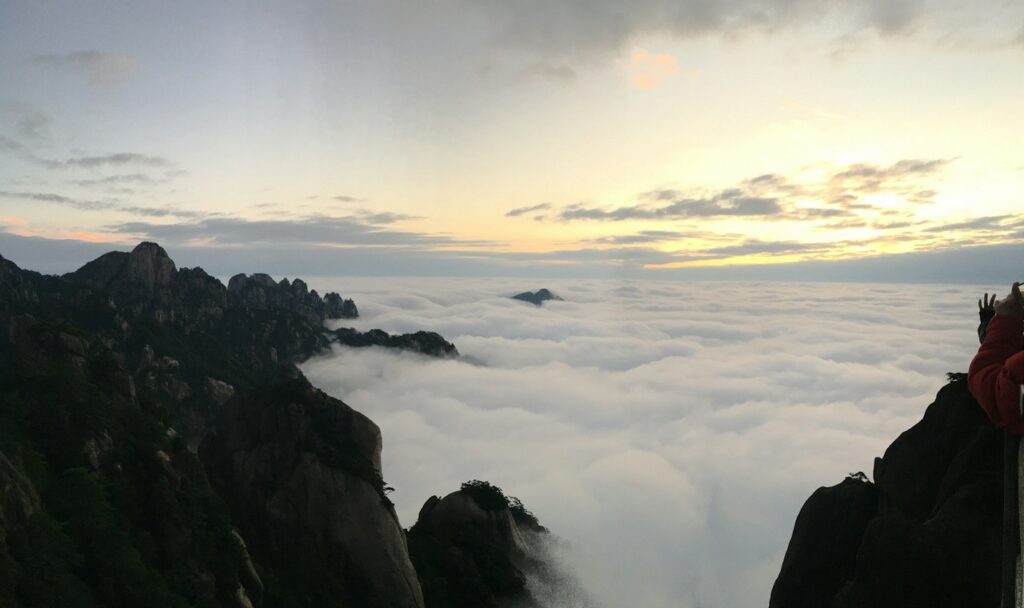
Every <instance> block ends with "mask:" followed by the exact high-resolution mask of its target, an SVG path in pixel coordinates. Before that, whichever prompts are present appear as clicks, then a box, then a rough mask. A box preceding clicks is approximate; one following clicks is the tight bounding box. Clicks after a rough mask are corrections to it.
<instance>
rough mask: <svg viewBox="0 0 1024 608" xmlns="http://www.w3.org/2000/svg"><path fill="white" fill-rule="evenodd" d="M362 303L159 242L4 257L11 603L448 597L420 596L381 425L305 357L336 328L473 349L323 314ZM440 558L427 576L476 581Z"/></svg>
mask: <svg viewBox="0 0 1024 608" xmlns="http://www.w3.org/2000/svg"><path fill="white" fill-rule="evenodd" d="M356 314H357V310H356V307H355V304H354V303H353V302H352V301H351V300H345V299H343V298H341V296H339V295H338V294H333V293H329V294H326V295H325V296H323V297H321V296H320V295H319V294H317V293H316V292H315V291H312V290H310V289H308V287H307V285H306V284H305V283H304V282H303V281H301V280H293V281H288V280H282V281H274V280H273V279H271V278H270V277H269V276H267V275H262V274H256V275H251V276H245V275H238V276H236V277H234V278H232V279H231V281H230V283H229V285H228V286H224V285H223V284H221V283H220V281H218V280H217V279H215V278H213V277H210V276H209V275H208V274H206V273H205V272H204V271H203V270H202V269H199V268H194V269H188V268H182V269H179V268H177V267H176V265H175V264H174V262H173V261H172V260H171V259H170V258H169V257H168V256H167V254H166V253H165V252H164V250H163V249H162V248H160V247H159V246H158V245H155V244H152V243H143V244H141V245H139V246H138V247H136V248H135V249H134V250H133V251H131V252H129V253H124V252H114V253H109V254H106V255H104V256H101V257H100V258H98V259H96V260H94V261H92V262H90V263H88V264H86V265H85V266H83V267H82V268H80V269H79V270H77V271H75V272H73V273H69V274H67V275H64V276H63V277H54V276H44V275H40V274H38V273H34V272H30V271H25V270H22V269H20V268H18V267H17V265H15V264H13V263H11V262H9V261H7V260H5V259H3V258H2V257H0V332H2V333H0V605H2V606H10V607H20V606H25V607H29V606H33V607H34V606H76V607H77V606H84V607H92V606H125V607H134V606H143V605H144V606H155V607H174V608H178V607H181V608H184V607H186V606H203V607H209V608H214V607H218V606H222V607H233V608H253V607H258V606H275V607H276V606H283V607H309V608H312V607H317V608H320V607H338V608H362V607H370V608H374V607H380V608H384V607H399V608H406V607H408V608H420V607H423V606H427V607H430V608H435V607H436V608H441V607H443V606H445V605H448V604H446V603H444V601H441V600H435V601H426V602H425V601H424V597H423V593H422V591H421V583H420V578H421V576H420V574H418V573H417V570H416V569H415V568H414V567H413V563H412V560H411V558H410V552H409V549H408V547H407V544H406V537H405V533H404V532H403V530H402V528H401V526H400V524H399V522H398V518H397V516H396V515H395V511H394V508H393V506H392V504H391V502H390V501H389V500H388V498H387V491H388V488H387V487H386V486H385V484H384V480H383V477H382V472H381V463H380V452H381V435H380V430H379V429H378V427H377V426H376V425H375V424H374V423H373V422H372V421H370V420H369V419H368V418H366V417H365V416H363V415H362V414H360V413H358V412H356V411H354V410H352V409H351V408H350V407H348V406H347V405H345V404H344V403H342V402H341V401H338V400H336V399H332V398H330V397H328V396H327V395H325V394H323V393H322V392H320V391H318V390H316V389H315V388H313V387H312V386H310V385H309V383H308V382H307V381H306V379H305V378H304V377H303V376H302V375H301V373H300V372H299V371H298V369H297V368H296V367H295V366H294V365H293V363H294V362H298V361H301V360H303V359H305V358H307V357H309V356H311V355H313V354H315V353H318V352H321V351H323V350H324V349H326V348H327V347H329V346H330V345H331V344H333V343H340V344H350V345H355V346H367V345H377V346H383V347H388V348H402V349H407V350H413V351H416V352H419V353H423V354H426V355H431V356H457V354H458V351H457V350H456V349H455V346H454V345H453V344H451V343H449V342H447V341H446V340H444V338H442V337H441V336H439V335H437V334H435V333H432V332H417V333H414V334H404V335H401V336H392V335H389V334H386V333H385V332H381V331H379V330H371V331H370V332H365V333H363V332H358V331H355V330H347V329H342V330H334V331H332V330H328V329H327V328H326V327H324V322H325V321H327V320H330V319H339V318H350V317H353V316H355V315H356ZM520 507H521V505H520ZM467 523H469V522H467ZM457 526H458V522H457V520H452V521H447V523H445V524H444V526H442V528H439V529H444V530H447V531H448V532H446V534H447V533H456V534H457V529H456V528H457ZM427 527H429V526H427ZM424 529H427V528H424ZM432 529H433V528H432ZM497 550H499V551H504V552H508V555H513V554H515V555H518V553H516V551H517V549H516V548H515V545H512V544H501V545H500V546H499V547H497ZM431 559H432V558H431V557H427V558H425V559H422V560H420V561H419V562H418V564H417V565H418V566H419V567H421V568H423V569H424V570H425V571H430V572H432V573H434V574H433V575H432V576H433V578H432V579H431V580H432V584H440V585H442V586H444V587H445V588H453V589H457V588H459V587H460V586H461V585H463V583H465V582H467V581H473V580H476V579H475V578H474V577H473V576H471V575H469V574H467V573H466V572H462V571H458V570H450V569H446V567H445V566H443V565H438V566H436V567H435V565H433V563H432V562H431V561H430V560H431ZM506 561H508V560H506ZM445 563H447V562H445ZM503 563H504V562H503ZM439 573H440V574H439ZM508 573H513V571H512V570H508ZM439 576H440V577H441V578H440V579H439V578H438V577H439ZM510 576H511V579H512V580H513V587H514V586H515V584H516V583H515V581H516V580H519V579H517V578H516V576H515V575H514V574H510ZM444 577H447V578H444Z"/></svg>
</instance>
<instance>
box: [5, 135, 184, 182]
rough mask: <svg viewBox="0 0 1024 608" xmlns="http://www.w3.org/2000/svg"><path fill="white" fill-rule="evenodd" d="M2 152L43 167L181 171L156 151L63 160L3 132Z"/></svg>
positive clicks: (178, 172) (166, 172) (71, 157)
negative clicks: (38, 151)
mask: <svg viewBox="0 0 1024 608" xmlns="http://www.w3.org/2000/svg"><path fill="white" fill-rule="evenodd" d="M0 152H5V153H7V154H9V155H12V156H14V157H16V158H19V159H21V160H23V161H25V162H28V163H31V164H33V165H36V166H38V167H42V168H44V169H54V170H58V169H102V168H110V167H113V168H127V167H138V168H140V169H167V171H165V176H167V177H174V176H176V175H179V174H181V172H180V171H179V170H175V169H173V167H174V163H172V162H171V161H170V160H168V159H166V158H164V157H162V156H157V155H154V154H143V153H140V152H115V153H112V154H90V155H79V156H70V157H67V158H63V159H57V158H48V157H45V156H41V155H39V154H37V153H36V152H35V151H34V150H33V147H32V146H29V145H27V144H26V143H24V142H23V141H19V140H18V139H14V138H12V137H8V136H5V135H3V134H0Z"/></svg>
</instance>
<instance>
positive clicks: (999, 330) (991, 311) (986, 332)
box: [967, 283, 1024, 608]
mask: <svg viewBox="0 0 1024 608" xmlns="http://www.w3.org/2000/svg"><path fill="white" fill-rule="evenodd" d="M978 314H979V316H980V317H981V324H980V325H979V326H978V337H979V338H980V339H981V348H979V349H978V354H977V355H975V356H974V360H973V361H971V367H970V369H968V372H967V386H968V388H969V389H970V391H971V394H972V395H974V398H975V400H977V402H978V403H979V404H980V405H981V407H982V409H984V410H985V413H986V414H988V417H989V420H991V421H992V422H993V423H994V424H995V425H996V426H998V427H1000V428H1002V429H1005V430H1006V435H1005V438H1004V446H1003V489H1004V492H1003V539H1002V544H1003V549H1002V553H1003V555H1002V591H1001V593H1002V599H1001V602H1000V606H1001V607H1002V608H1011V607H1014V608H1024V593H1022V591H1024V569H1022V568H1021V561H1020V557H1019V556H1020V555H1021V554H1022V553H1024V551H1022V548H1024V535H1022V534H1021V531H1022V530H1024V525H1022V524H1024V522H1022V521H1021V515H1022V512H1021V510H1020V508H1019V505H1021V504H1024V475H1022V473H1024V463H1022V461H1024V443H1022V442H1021V441H1020V436H1021V435H1022V434H1024V388H1022V386H1024V297H1021V293H1020V283H1014V284H1013V287H1012V288H1011V289H1010V295H1009V296H1007V297H1006V298H1004V299H1002V300H999V301H998V302H995V301H990V300H989V299H988V294H985V298H984V301H979V302H978Z"/></svg>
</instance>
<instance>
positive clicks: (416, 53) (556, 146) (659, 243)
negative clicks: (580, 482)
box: [0, 0, 1024, 281]
mask: <svg viewBox="0 0 1024 608" xmlns="http://www.w3.org/2000/svg"><path fill="white" fill-rule="evenodd" d="M1022 60H1024V5H1022V4H1021V3H1019V2H1014V1H1013V0H983V1H973V2H953V1H950V0H841V1H832V2H821V1H820V0H724V1H720V2H707V1H705V0H681V1H669V0H638V1H635V2H630V3H626V4H623V3H620V2H611V1H606V0H598V1H596V2H595V1H592V0H591V1H583V0H561V1H554V2H552V1H545V2H537V1H532V0H531V1H524V2H501V1H495V0H484V1H475V2H470V1H468V0H441V1H437V2H417V3H407V2H395V1H391V0H382V1H379V2H372V3H366V2H344V1H332V2H327V1H313V0H311V1H299V2H296V1H291V0H289V1H287V2H286V1H281V2H274V1H269V0H268V1H226V2H218V3H213V4H211V3H208V2H192V1H182V2H147V1H141V2H132V3H124V2H114V1H108V2H105V1H101V0H97V1H89V2H77V1H75V2H62V1H50V0H47V1H43V2H37V1H31V2H23V1H20V0H7V1H5V2H4V3H2V4H0V247H2V249H0V254H2V255H5V257H10V258H12V259H14V261H16V262H18V263H19V264H22V265H24V266H28V267H40V269H50V268H51V267H52V268H53V269H60V270H70V269H71V268H74V267H75V266H76V265H77V264H80V263H82V262H84V261H85V259H82V258H81V256H76V255H75V254H74V253H73V252H76V251H84V250H86V249H88V250H89V251H92V250H93V249H90V248H89V247H87V244H88V243H101V244H103V245H104V249H111V248H125V247H129V246H131V245H132V244H134V243H137V242H138V241H140V240H155V241H157V242H159V243H161V244H163V245H165V246H166V247H167V248H168V249H174V250H177V251H180V252H182V253H181V254H180V255H182V256H183V257H184V258H185V259H200V258H202V259H205V260H208V262H207V263H216V262H217V261H219V260H222V259H231V260H236V261H237V262H238V263H239V264H240V265H243V266H248V265H252V264H254V263H255V261H257V260H264V259H266V258H270V259H271V261H277V262H278V264H279V265H281V266H284V262H283V261H282V260H288V261H289V264H290V265H289V266H287V267H286V268H282V271H287V272H290V273H292V274H297V273H299V272H302V271H303V268H304V267H307V268H320V267H325V268H329V269H333V271H332V272H330V273H326V274H347V273H351V274H370V275H373V274H391V275H394V274H413V275H415V274H421V275H426V274H429V275H449V276H463V275H467V274H470V275H477V276H505V275H509V274H531V275H533V276H546V275H552V276H567V277H571V276H577V277H581V276H630V277H649V278H674V277H676V278H678V277H684V278H686V277H696V276H699V277H710V278H721V277H728V276H734V275H730V272H733V273H734V272H736V270H735V269H737V268H743V269H746V270H745V271H744V273H743V274H742V276H748V275H749V276H755V277H763V278H771V277H773V276H775V275H777V274H778V273H782V274H783V275H785V274H787V273H788V274H793V273H796V274H798V275H799V269H801V268H803V267H801V266H799V265H797V266H793V264H800V263H806V262H814V263H815V264H830V263H836V265H835V266H830V268H832V269H833V270H830V271H823V274H824V275H825V276H831V277H833V278H834V277H835V276H836V275H835V273H836V272H839V273H840V275H842V273H843V272H846V271H845V270H844V269H849V268H855V267H857V265H856V264H854V265H853V266H851V265H850V264H848V262H858V261H864V260H871V259H873V260H876V262H877V261H878V260H886V261H888V260H890V257H891V256H899V255H902V254H931V253H937V254H943V255H939V256H938V257H929V256H927V255H925V256H924V257H916V258H905V259H904V262H903V263H904V264H912V265H915V264H916V268H917V269H918V270H916V271H914V272H911V273H910V274H911V275H912V276H915V275H922V274H927V273H928V272H938V271H940V270H941V269H943V268H944V267H945V265H946V264H947V263H948V260H949V257H948V254H960V253H964V254H965V255H967V256H968V258H970V256H972V255H974V256H977V255H978V252H977V251H975V252H974V253H967V252H969V250H971V249H972V248H975V249H976V248H983V247H1011V249H1010V251H1019V249H1013V247H1014V246H1017V245H1021V244H1022V242H1024V238H1022V237H1024V213H1022V212H1021V209H1022V208H1024V206H1022V200H1021V195H1020V192H1021V189H1022V188H1021V186H1022V185H1024V152H1022V151H1021V146H1020V142H1021V141H1022V140H1024V116H1022V113H1021V112H1020V108H1021V107H1024V82H1022V81H1021V74H1022V72H1021V65H1022ZM1004 252H1005V250H997V251H996V252H995V253H993V254H992V255H990V256H989V257H988V258H986V259H988V260H989V263H998V260H1000V259H1001V258H1002V257H1003V254H1004ZM200 254H202V255H200ZM944 256H945V257H944ZM954 257H955V256H954ZM968 258H958V259H960V260H961V262H960V263H963V260H966V259H968ZM970 259H973V258H970ZM841 262H843V263H841ZM844 263H846V264H844ZM47 264H49V265H50V266H47ZM787 265H788V266H789V268H790V270H785V269H783V268H782V267H783V266H787ZM758 267H762V268H758ZM763 267H771V268H763ZM875 267H876V268H877V272H874V273H873V274H872V273H869V275H870V276H868V280H904V278H903V276H902V275H899V276H897V275H893V274H892V273H890V272H889V268H890V267H891V264H889V263H888V262H886V263H881V264H878V263H876V264H875ZM728 269H732V270H728ZM321 274H325V272H321ZM855 275H856V273H853V274H849V276H846V277H845V278H850V279H856V280H862V279H861V278H860V277H859V276H855ZM1010 275H1012V273H1008V274H1006V277H1003V276H1002V275H1000V277H1001V278H1009V279H1012V278H1015V277H1013V276H1010ZM839 278H844V276H840V277H839ZM973 278H975V277H974V276H973V275H971V274H970V273H967V274H966V275H964V276H960V277H957V280H961V281H970V280H972V279H973Z"/></svg>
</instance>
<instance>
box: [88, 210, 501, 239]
mask: <svg viewBox="0 0 1024 608" xmlns="http://www.w3.org/2000/svg"><path fill="white" fill-rule="evenodd" d="M401 217H405V216H401V215H400V214H388V213H375V214H356V215H351V216H345V217H331V216H324V215H312V216H308V217H302V218H295V219H259V220H251V219H244V218H237V217H209V218H202V219H198V220H195V221H188V222H178V223H160V224H157V223H150V222H124V223H120V224H113V225H111V226H108V230H110V231H111V232H114V233H118V234H125V235H134V236H138V237H140V238H145V239H150V240H157V241H167V242H170V243H204V244H209V245H230V246H253V245H257V244H259V245H265V244H273V243H279V244H282V243H283V244H302V245H310V246H314V245H320V246H338V247H345V246H386V247H439V246H449V247H450V246H462V247H480V246H493V245H495V243H494V242H493V241H473V240H461V239H457V238H454V237H451V236H448V235H443V234H426V233H420V232H411V231H402V230H393V229H387V228H384V227H382V224H388V223H392V222H394V221H398V218H401Z"/></svg>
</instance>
